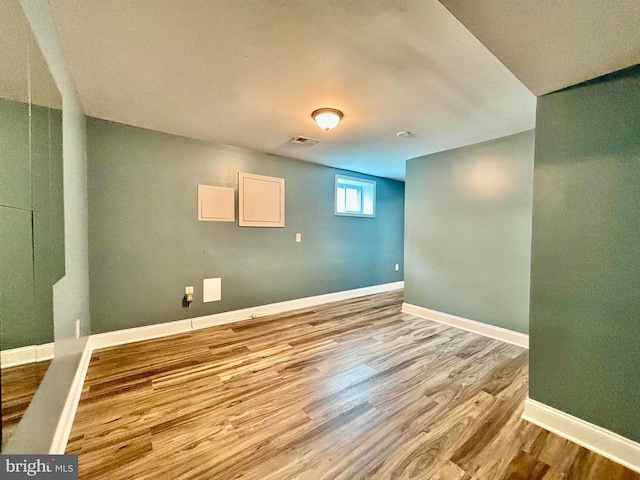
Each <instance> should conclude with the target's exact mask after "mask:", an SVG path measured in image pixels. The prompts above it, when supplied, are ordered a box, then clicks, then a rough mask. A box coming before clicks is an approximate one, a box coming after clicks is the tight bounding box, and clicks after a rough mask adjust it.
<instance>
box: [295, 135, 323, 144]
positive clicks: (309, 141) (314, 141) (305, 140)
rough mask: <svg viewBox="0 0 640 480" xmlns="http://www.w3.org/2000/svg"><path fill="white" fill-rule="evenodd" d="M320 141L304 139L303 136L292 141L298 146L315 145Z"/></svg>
mask: <svg viewBox="0 0 640 480" xmlns="http://www.w3.org/2000/svg"><path fill="white" fill-rule="evenodd" d="M319 141H320V140H316V139H315V138H310V137H303V136H302V135H298V136H297V137H293V138H292V139H291V143H295V144H297V145H315V144H316V143H318V142H319Z"/></svg>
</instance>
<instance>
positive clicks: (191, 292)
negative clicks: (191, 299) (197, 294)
mask: <svg viewBox="0 0 640 480" xmlns="http://www.w3.org/2000/svg"><path fill="white" fill-rule="evenodd" d="M184 293H185V294H186V295H189V294H191V295H193V287H184Z"/></svg>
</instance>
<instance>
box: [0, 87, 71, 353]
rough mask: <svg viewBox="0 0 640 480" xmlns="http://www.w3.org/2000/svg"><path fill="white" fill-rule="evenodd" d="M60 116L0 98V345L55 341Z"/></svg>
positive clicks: (60, 241)
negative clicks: (54, 296)
mask: <svg viewBox="0 0 640 480" xmlns="http://www.w3.org/2000/svg"><path fill="white" fill-rule="evenodd" d="M61 131H62V116H61V112H60V111H59V110H54V109H49V108H45V107H41V106H38V105H31V108H29V105H27V104H24V103H21V102H16V101H11V100H7V99H0V158H1V159H2V160H1V165H0V168H1V170H0V171H2V177H1V178H2V181H0V220H1V223H0V244H1V245H2V249H0V272H1V275H0V292H1V293H0V299H1V307H2V308H0V320H1V331H2V337H1V338H2V340H1V341H0V349H2V350H7V349H12V348H18V347H24V346H28V345H41V344H45V343H50V342H53V340H54V327H53V288H52V287H53V284H54V283H56V282H57V281H58V280H59V279H60V278H61V277H62V276H63V275H64V235H63V233H62V232H63V228H64V227H63V226H64V217H63V211H62V208H61V205H62V202H63V188H62V144H61V142H62V136H61Z"/></svg>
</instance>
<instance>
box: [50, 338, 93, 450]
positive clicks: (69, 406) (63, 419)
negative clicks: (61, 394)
mask: <svg viewBox="0 0 640 480" xmlns="http://www.w3.org/2000/svg"><path fill="white" fill-rule="evenodd" d="M92 352H93V348H92V347H91V338H88V339H87V343H86V344H85V346H84V350H83V351H82V357H81V358H80V364H79V365H78V370H76V374H75V376H74V377H73V383H72V384H71V389H70V390H69V394H68V395H67V399H66V401H65V402H64V407H63V408H62V414H61V415H60V420H59V421H58V426H57V427H56V431H55V434H54V436H53V441H52V442H51V447H50V449H49V453H50V454H52V455H62V454H64V452H65V450H66V449H67V442H68V441H69V435H70V434H71V427H73V420H74V419H75V417H76V411H77V410H78V404H79V403H80V396H81V395H82V387H83V386H84V379H85V377H86V376H87V370H88V369H89V363H90V362H91V353H92Z"/></svg>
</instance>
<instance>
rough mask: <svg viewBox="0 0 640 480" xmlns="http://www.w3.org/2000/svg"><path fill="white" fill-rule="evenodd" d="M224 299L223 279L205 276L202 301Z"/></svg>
mask: <svg viewBox="0 0 640 480" xmlns="http://www.w3.org/2000/svg"><path fill="white" fill-rule="evenodd" d="M221 299H222V279H221V278H205V279H204V280H203V281H202V301H203V302H205V303H206V302H217V301H219V300H221Z"/></svg>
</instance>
